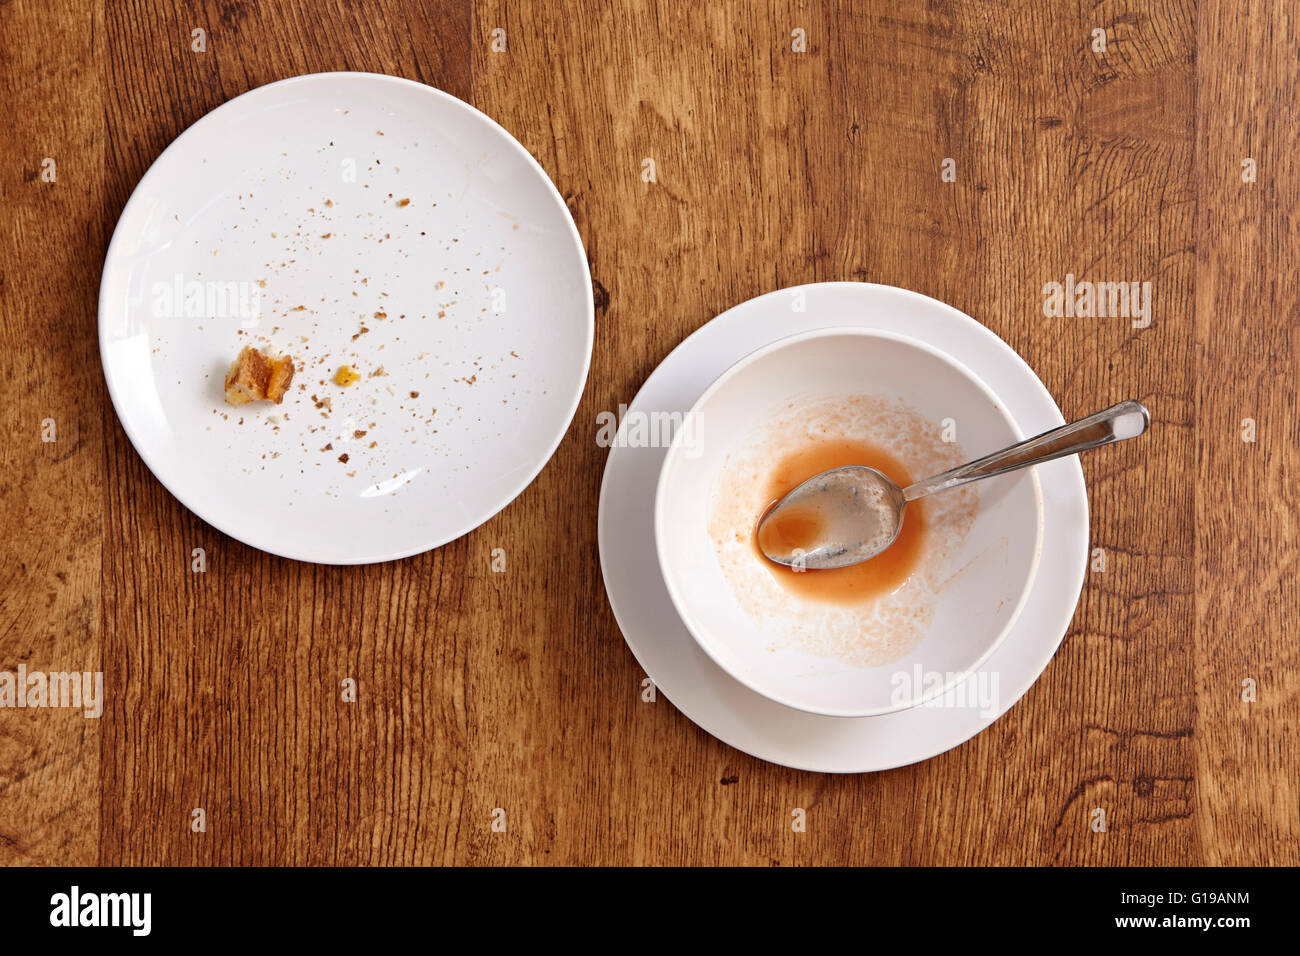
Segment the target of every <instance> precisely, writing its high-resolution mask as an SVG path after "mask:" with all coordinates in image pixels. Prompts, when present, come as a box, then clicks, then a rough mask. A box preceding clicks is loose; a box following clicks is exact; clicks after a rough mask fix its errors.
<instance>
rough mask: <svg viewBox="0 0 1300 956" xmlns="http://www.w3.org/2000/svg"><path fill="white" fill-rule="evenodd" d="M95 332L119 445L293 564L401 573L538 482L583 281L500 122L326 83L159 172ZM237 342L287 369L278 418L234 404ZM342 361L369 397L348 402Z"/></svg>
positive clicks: (576, 390) (128, 236)
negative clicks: (271, 352) (388, 564)
mask: <svg viewBox="0 0 1300 956" xmlns="http://www.w3.org/2000/svg"><path fill="white" fill-rule="evenodd" d="M404 200H409V201H405V202H404ZM363 330H364V331H363ZM99 335H100V353H101V356H102V359H103V363H104V374H105V377H106V378H107V380H108V388H109V394H110V395H111V396H112V399H113V405H114V407H115V408H116V409H117V414H118V417H119V418H120V419H121V421H122V426H123V428H124V429H125V430H126V433H127V435H128V436H129V437H130V439H131V442H132V444H134V445H135V447H136V450H137V451H138V452H139V453H140V457H141V458H142V459H144V462H145V464H146V465H148V466H149V468H150V470H152V471H153V473H154V474H155V475H156V476H157V477H158V480H159V481H161V482H162V483H163V484H164V485H165V486H166V487H167V489H168V490H169V491H171V492H172V494H174V495H175V496H176V497H177V498H178V499H180V501H181V502H182V503H183V504H185V505H186V507H188V508H190V510H192V511H194V512H195V513H196V514H198V515H199V516H200V517H202V518H203V519H204V520H205V521H207V522H209V523H210V524H212V525H215V526H216V527H217V528H219V529H221V530H222V531H224V532H226V533H227V534H229V535H231V536H233V537H236V538H238V539H240V540H241V541H244V542H246V543H248V544H250V545H253V546H255V547H258V548H261V549H263V550H265V551H270V552H273V553H276V554H281V555H285V556H286V557H291V558H297V559H299V560H305V561H316V562H322V563H330V564H358V563H364V562H372V561H386V560H390V559H393V558H400V557H405V556H407V555H410V554H416V553H418V552H421V551H425V550H428V549H430V548H434V547H437V546H439V545H441V544H445V543H446V542H448V541H451V540H452V539H454V538H457V537H459V536H460V535H462V534H465V533H466V532H468V531H470V530H472V529H473V528H475V527H477V526H478V525H480V524H482V523H483V522H484V521H486V520H487V519H488V518H490V517H491V516H492V515H494V514H496V513H497V512H498V511H500V510H501V509H502V508H504V507H505V506H506V505H507V504H508V503H509V502H510V501H511V500H513V499H514V498H515V496H517V495H518V494H519V493H520V492H521V491H522V490H523V489H524V488H525V487H527V485H528V483H529V482H531V481H532V480H533V478H534V477H536V475H537V474H538V472H539V471H541V469H542V466H543V465H544V464H545V463H546V461H547V460H548V459H549V458H550V456H551V454H552V453H553V452H554V451H555V448H556V446H557V445H558V444H559V442H560V439H561V438H562V437H563V435H564V432H565V430H566V429H567V428H568V426H569V423H570V421H571V420H572V418H573V414H574V411H575V410H576V409H577V404H578V400H579V398H580V396H581V393H582V389H583V385H584V383H585V381H586V377H587V368H588V364H589V362H590V359H591V347H592V337H593V308H592V293H591V278H590V274H589V272H588V270H587V261H586V255H585V253H584V251H583V247H582V241H581V239H580V238H579V236H578V232H577V230H576V228H575V227H574V224H573V220H572V218H571V217H570V216H569V212H568V210H567V208H566V207H565V204H564V201H563V200H562V199H561V197H560V195H559V193H558V192H556V190H555V187H554V186H553V185H552V184H551V182H550V180H549V179H547V177H546V174H545V173H544V172H543V170H542V169H541V167H540V166H538V165H537V163H536V162H535V161H534V160H533V159H532V157H531V156H529V155H528V153H527V152H526V151H525V150H524V148H523V147H522V146H520V145H519V143H518V142H516V141H515V140H514V139H513V138H512V137H511V136H510V134H509V133H507V132H506V131H505V130H503V129H502V128H501V127H500V126H498V125H497V124H496V123H494V122H493V121H492V120H490V119H489V118H488V117H486V116H484V115H483V114H482V113H480V112H478V111H477V110H475V109H474V108H472V107H470V106H468V105H467V104H465V103H462V102H461V101H460V100H458V99H456V98H455V97H452V96H449V95H447V94H445V93H441V92H439V91H438V90H435V89H432V88H430V87H428V86H424V85H422V84H419V83H414V82H411V81H409V80H402V79H398V78H395V77H389V76H381V75H377V74H369V73H322V74H316V75H311V76H301V77H295V78H293V79H289V80H283V81H281V82H278V83H272V84H270V85H268V86H264V87H261V88H259V89H256V90H253V91H251V92H249V93H246V94H244V95H243V96H240V97H237V98H236V99H234V100H231V101H230V102H229V103H226V104H224V105H223V106H221V107H219V108H217V109H215V110H213V111H212V112H211V113H209V114H208V115H207V116H205V117H203V118H202V119H201V120H199V122H197V123H195V124H194V125H193V126H192V127H190V128H189V129H188V130H186V131H185V132H184V133H183V134H182V135H181V136H179V137H178V138H177V139H176V141H175V142H174V143H172V145H171V146H170V147H168V148H167V150H166V151H165V152H164V153H163V154H162V156H160V157H159V159H158V161H157V162H155V163H154V165H153V166H152V167H151V168H150V169H149V171H148V172H147V173H146V174H145V176H144V178H143V179H142V180H141V181H140V184H139V186H137V187H136V190H135V192H134V194H133V195H132V196H131V199H130V201H129V202H128V203H127V205H126V208H125V210H123V213H122V217H121V219H120V221H119V222H118V225H117V230H116V231H115V232H114V234H113V241H112V243H111V244H110V246H109V250H108V256H107V260H106V262H105V264H104V277H103V281H102V284H101V287H100V299H99ZM244 344H258V345H270V346H271V347H273V348H276V349H279V350H282V351H285V352H288V353H289V354H290V355H292V356H293V357H294V359H295V363H296V364H297V365H298V371H297V374H296V375H295V378H294V385H293V387H292V388H291V390H290V394H289V395H288V396H287V397H286V398H285V400H284V403H283V404H281V405H279V406H275V405H271V404H269V403H265V402H262V403H257V404H255V405H245V406H241V407H239V408H235V407H232V406H229V405H227V404H226V403H225V401H224V399H223V395H222V379H223V376H224V374H225V370H226V368H227V367H228V366H229V364H230V363H231V361H232V360H233V359H234V357H235V355H236V354H237V353H238V352H239V349H240V347H241V346H242V345H244ZM341 365H352V366H355V367H356V368H357V369H358V370H359V371H361V372H362V373H363V378H362V380H361V381H359V382H357V383H356V384H355V385H352V386H351V387H349V388H344V387H341V386H339V385H337V384H335V383H334V381H333V375H334V373H335V371H336V370H337V368H338V367H339V366H341ZM380 372H382V373H383V374H373V373H380ZM299 386H302V387H299ZM313 396H315V398H314V399H313ZM326 399H328V400H329V402H328V405H326V404H325V400H326ZM361 433H364V434H361ZM344 456H346V460H344Z"/></svg>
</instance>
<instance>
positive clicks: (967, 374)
mask: <svg viewBox="0 0 1300 956" xmlns="http://www.w3.org/2000/svg"><path fill="white" fill-rule="evenodd" d="M832 335H856V336H862V337H866V338H881V339H891V340H893V341H895V342H900V343H902V344H903V345H907V346H910V347H912V348H915V349H917V350H918V351H920V352H925V353H928V354H929V355H931V356H933V357H934V358H937V359H939V361H941V362H943V363H944V364H945V365H948V366H949V367H951V368H952V369H953V370H954V371H956V372H957V373H958V374H959V375H961V376H962V377H963V378H965V379H966V380H967V381H968V382H970V383H971V384H972V385H974V386H975V387H976V388H977V389H978V390H979V391H980V392H982V393H983V395H984V397H985V398H987V399H988V400H989V402H991V403H992V405H993V408H994V411H996V412H997V413H998V415H1000V416H1001V418H1002V420H1003V421H1004V422H1006V424H1007V425H1009V426H1010V427H1011V433H1012V435H1014V436H1015V440H1016V441H1017V442H1019V441H1023V440H1024V438H1025V433H1024V429H1022V428H1021V427H1020V423H1019V422H1017V421H1016V420H1015V419H1014V418H1013V417H1012V416H1011V414H1010V413H1009V412H1008V411H1007V408H1006V402H1004V401H1003V400H1002V399H1001V398H999V397H998V396H997V394H996V393H995V392H994V391H993V389H992V388H991V387H990V386H989V384H988V383H987V382H985V381H984V379H982V378H980V377H979V376H978V375H976V374H975V373H974V372H973V371H971V370H970V369H969V368H967V367H966V365H964V364H963V363H962V362H961V361H959V360H958V359H956V358H954V357H953V356H951V355H949V354H948V353H947V352H944V351H941V350H940V349H938V348H935V347H934V346H933V345H930V344H929V343H928V342H923V341H921V340H920V339H916V338H913V337H911V336H909V335H904V334H902V333H901V332H891V331H888V330H885V329H869V328H866V327H864V326H853V325H832V326H827V327H825V328H821V329H808V330H806V331H803V332H793V333H791V334H790V335H786V336H782V337H781V338H779V339H776V340H775V341H772V342H769V343H767V344H766V345H761V346H759V347H758V348H756V349H754V350H753V351H752V352H749V353H748V354H746V355H743V356H741V357H740V358H739V359H737V360H736V361H735V362H733V363H732V364H731V365H729V366H728V367H727V369H726V370H725V371H724V372H723V373H722V374H721V375H719V376H718V377H717V378H715V379H714V380H713V382H712V383H711V384H710V385H709V387H708V388H706V389H705V390H704V391H703V392H701V393H700V397H699V398H697V399H696V400H695V402H694V404H692V405H691V407H690V410H689V411H687V413H686V417H690V416H691V415H695V414H696V413H697V412H698V410H699V408H700V406H701V405H703V404H704V403H705V402H706V401H708V400H709V399H710V398H711V397H712V396H713V395H715V394H716V393H717V392H718V391H719V389H721V388H722V387H723V386H725V385H726V384H727V382H728V381H730V380H731V379H732V378H734V377H735V376H736V375H738V374H739V373H740V372H742V371H743V370H745V369H746V368H748V367H749V366H750V365H752V364H753V363H754V362H756V361H758V360H759V359H761V358H763V357H764V356H766V355H770V354H771V353H773V352H776V351H779V350H780V349H783V348H787V347H789V346H791V345H795V344H798V343H799V342H806V341H809V340H812V339H819V338H825V337H827V336H832ZM685 433H686V429H685V428H681V429H678V431H677V433H676V434H675V435H674V436H673V440H672V443H671V444H670V445H669V447H668V451H667V453H666V454H665V455H664V460H663V462H662V463H661V464H660V466H659V479H658V481H656V482H655V504H654V511H655V517H654V523H655V553H656V555H657V557H658V559H659V573H660V574H661V575H662V576H663V579H664V586H665V587H666V588H667V589H668V597H669V598H671V599H672V602H673V607H674V608H675V609H676V611H677V616H678V617H680V618H681V619H682V623H683V624H684V625H686V630H688V631H689V632H690V634H691V637H693V638H694V639H695V643H697V644H699V645H700V647H701V648H703V649H704V652H705V653H706V654H708V655H709V657H710V658H712V660H713V663H715V664H717V665H718V666H719V667H721V668H722V669H723V670H724V671H726V672H727V674H728V675H729V676H730V677H731V678H732V680H735V681H737V682H738V683H741V684H744V685H745V686H746V687H748V688H749V689H750V690H752V691H754V692H755V693H759V694H762V695H763V696H764V697H766V698H768V699H769V700H774V701H776V702H777V703H778V704H781V705H782V706H785V707H789V708H791V709H792V710H802V711H805V712H807V713H810V714H817V715H818V716H821V717H883V716H884V715H885V714H893V713H897V712H898V711H900V710H909V709H910V708H912V707H920V706H921V705H922V704H924V703H925V702H926V701H929V700H933V699H934V698H936V697H942V696H943V695H944V694H946V693H948V691H950V690H952V688H953V687H955V686H957V685H958V684H960V683H961V682H962V681H964V680H965V679H966V678H967V677H969V676H970V675H971V674H973V673H974V672H975V671H977V670H979V669H980V667H981V666H982V665H983V664H984V662H985V661H987V660H988V659H989V658H990V657H992V656H993V652H994V651H996V650H997V649H998V648H999V647H1001V646H1002V642H1003V641H1005V640H1006V638H1007V635H1008V634H1010V633H1011V629H1012V628H1014V627H1015V625H1016V622H1017V621H1018V620H1020V612H1021V611H1023V610H1024V609H1025V604H1026V603H1027V602H1028V601H1029V594H1030V592H1031V591H1032V590H1033V588H1034V580H1035V579H1036V578H1037V577H1038V566H1039V564H1040V563H1041V561H1042V557H1043V491H1042V485H1041V483H1040V482H1039V480H1038V473H1037V472H1036V471H1033V470H1031V471H1030V473H1029V474H1030V479H1031V482H1032V486H1033V491H1034V504H1035V505H1036V510H1037V516H1036V519H1035V522H1034V560H1033V562H1032V564H1031V565H1030V567H1029V574H1028V576H1027V577H1026V578H1025V581H1024V584H1023V586H1022V587H1021V588H1020V594H1019V595H1018V596H1017V598H1016V605H1015V607H1014V608H1013V609H1012V611H1011V614H1010V616H1009V617H1008V618H1007V621H1006V623H1005V624H1004V625H1003V626H1002V628H1001V630H999V631H998V632H997V634H996V635H994V637H993V640H992V641H991V642H990V643H989V645H988V647H986V648H985V649H984V651H983V652H982V653H981V654H980V656H979V657H978V658H977V659H976V660H975V661H974V663H972V664H971V665H970V666H969V667H967V668H966V669H965V670H963V671H958V672H954V673H953V674H952V676H949V677H947V678H946V679H945V680H944V682H943V685H942V686H941V687H938V688H936V689H930V690H926V691H924V692H922V693H920V694H918V695H917V696H916V697H915V698H914V699H910V700H908V701H907V702H906V703H903V704H897V705H893V706H887V707H877V708H873V709H867V710H844V709H838V708H834V707H830V708H821V709H818V708H816V707H813V706H811V705H808V704H796V703H795V702H794V701H793V700H791V699H788V698H785V697H782V696H781V695H779V694H776V693H769V692H768V691H766V690H763V689H762V688H760V687H757V686H756V685H754V684H751V683H750V682H749V681H747V680H744V679H743V678H741V677H740V675H739V674H737V673H735V672H734V671H733V670H732V669H731V668H730V667H728V666H727V664H726V663H725V662H724V660H723V658H722V657H721V655H719V654H716V653H715V652H714V649H713V648H712V647H711V646H710V640H709V638H708V637H707V636H704V629H703V628H702V627H700V626H699V624H698V622H697V621H695V619H694V617H693V616H692V615H691V614H690V611H689V609H688V608H687V606H686V602H685V601H684V600H682V597H681V595H680V594H679V593H678V589H677V587H676V584H675V582H674V579H673V578H672V577H670V576H669V574H668V559H667V557H666V556H665V554H664V548H663V544H664V535H663V533H662V529H663V523H664V521H665V517H664V509H663V500H664V499H663V493H664V484H665V483H666V481H667V478H668V468H669V465H670V464H672V463H673V462H674V461H675V460H676V459H677V458H679V457H680V456H681V448H682V442H683V437H682V436H683V435H684V434H685Z"/></svg>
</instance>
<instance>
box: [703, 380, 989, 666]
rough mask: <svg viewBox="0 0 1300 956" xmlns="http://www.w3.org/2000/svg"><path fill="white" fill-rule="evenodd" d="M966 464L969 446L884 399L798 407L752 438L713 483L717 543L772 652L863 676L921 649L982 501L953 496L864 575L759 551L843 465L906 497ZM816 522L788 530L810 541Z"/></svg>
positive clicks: (928, 507)
mask: <svg viewBox="0 0 1300 956" xmlns="http://www.w3.org/2000/svg"><path fill="white" fill-rule="evenodd" d="M965 460H966V457H965V454H964V452H963V450H962V448H961V446H960V445H958V444H957V443H956V442H946V441H944V440H943V438H942V432H941V429H940V428H939V427H938V426H936V425H935V424H934V423H932V422H931V421H929V420H928V419H927V418H926V417H925V416H923V415H921V414H920V413H918V412H916V411H915V410H914V409H912V408H911V407H910V406H908V405H906V404H905V403H903V402H901V401H898V400H894V399H889V398H886V397H883V396H878V395H846V396H827V397H808V398H801V399H797V400H793V401H790V402H787V403H786V404H784V405H782V406H780V407H779V408H776V409H774V410H773V411H772V413H771V414H770V416H768V417H767V418H766V419H765V420H764V422H763V423H762V424H761V425H760V426H759V427H757V428H756V429H755V430H754V431H753V432H752V433H751V434H749V435H747V436H745V438H744V440H743V441H742V442H740V443H739V444H738V446H737V447H736V449H735V450H734V451H733V452H731V453H730V454H728V455H727V456H726V459H725V460H724V461H723V463H722V465H721V466H720V468H719V472H718V474H717V475H715V476H714V480H713V488H712V494H711V498H710V504H709V523H708V524H709V526H708V535H709V537H710V539H711V541H712V543H713V548H714V555H715V557H716V559H717V562H718V566H719V568H720V570H721V571H722V574H723V577H724V579H725V580H726V582H727V584H728V586H729V587H730V590H731V593H732V596H733V597H734V598H735V600H736V603H737V604H738V605H739V606H740V607H741V608H742V609H743V610H744V611H745V612H746V613H747V614H748V615H749V617H750V618H751V619H752V620H753V621H754V624H755V626H756V628H757V630H758V631H759V633H760V634H761V635H762V636H763V638H764V639H765V640H766V641H767V642H768V649H769V650H778V649H783V650H796V651H799V652H802V653H806V654H809V655H813V656H816V657H821V658H826V659H828V660H833V661H836V662H839V663H842V664H845V665H848V666H852V667H878V666H881V665H884V664H888V663H890V662H891V661H895V660H898V659H899V658H900V657H904V656H906V655H907V654H908V653H909V652H910V651H911V650H912V649H913V648H915V647H916V646H917V644H919V643H920V641H921V640H922V638H923V637H924V636H925V633H926V631H927V630H928V628H929V625H930V620H931V618H932V617H933V613H934V607H935V603H936V598H937V595H938V593H939V591H940V590H941V589H942V587H943V585H944V583H945V581H946V580H947V574H948V573H949V567H948V566H949V563H950V559H951V558H952V557H953V556H955V555H956V554H958V553H960V551H961V548H962V546H963V545H964V543H965V539H966V536H967V534H968V533H969V531H970V529H971V526H972V525H973V524H974V520H975V511H976V507H977V503H978V492H977V491H976V489H975V487H974V486H973V485H968V486H965V487H962V488H957V489H954V490H952V491H950V492H947V493H946V494H944V495H942V496H935V497H934V498H932V499H927V500H926V501H925V502H912V503H910V504H909V505H908V506H907V510H906V512H904V518H903V527H902V529H901V530H900V532H899V537H898V540H897V541H895V542H894V544H893V545H891V546H890V547H889V548H888V549H886V550H885V551H884V552H882V553H881V554H879V555H877V556H876V557H874V558H871V559H870V560H868V561H864V562H862V563H861V564H856V565H850V566H849V567H846V568H836V569H833V570H814V569H808V570H803V571H795V570H793V569H792V568H786V567H784V566H782V565H778V564H776V563H774V562H772V561H769V560H768V559H767V558H766V557H765V556H764V555H763V553H762V550H761V549H760V548H759V545H758V524H759V520H760V519H761V517H762V515H764V514H765V513H766V512H767V510H768V509H769V508H770V507H771V506H772V505H773V504H775V503H776V502H777V501H778V500H780V499H781V498H782V497H784V496H785V495H786V494H787V493H788V492H790V491H791V490H793V489H794V488H795V487H796V486H797V485H799V484H800V483H802V482H804V481H806V480H807V479H809V478H811V477H813V476H814V475H816V474H819V473H821V472H823V471H827V470H829V469H831V468H839V467H842V466H844V465H866V466H868V467H871V468H876V469H878V470H879V471H881V472H883V473H884V474H886V475H888V476H889V477H890V478H891V479H893V480H894V481H895V482H897V483H898V484H899V485H900V486H902V487H906V486H907V485H909V484H911V483H912V482H913V480H915V479H916V478H918V477H921V478H923V477H926V476H928V475H933V474H937V473H939V472H941V471H945V470H946V469H948V468H951V467H953V466H955V465H958V464H961V463H962V462H963V461H965ZM817 521H818V519H817V518H816V516H813V515H806V516H804V520H802V521H799V522H796V523H794V524H793V525H791V526H790V527H789V528H788V529H782V531H783V533H785V534H787V535H789V536H790V538H791V540H792V541H795V540H796V539H799V538H802V539H804V540H805V541H811V540H813V538H815V536H816V534H817V530H818V529H817V527H816V525H817Z"/></svg>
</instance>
